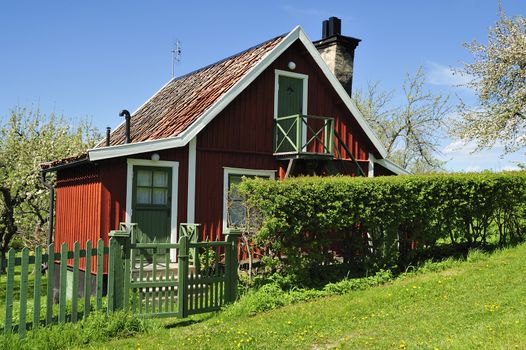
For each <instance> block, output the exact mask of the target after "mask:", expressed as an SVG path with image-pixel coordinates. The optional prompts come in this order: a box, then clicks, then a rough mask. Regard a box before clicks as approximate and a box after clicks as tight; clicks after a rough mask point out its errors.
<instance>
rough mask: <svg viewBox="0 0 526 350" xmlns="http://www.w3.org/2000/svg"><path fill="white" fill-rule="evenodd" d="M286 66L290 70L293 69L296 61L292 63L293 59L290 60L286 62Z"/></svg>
mask: <svg viewBox="0 0 526 350" xmlns="http://www.w3.org/2000/svg"><path fill="white" fill-rule="evenodd" d="M287 67H289V69H290V70H294V69H296V63H294V62H293V61H290V62H289V63H288V64H287Z"/></svg>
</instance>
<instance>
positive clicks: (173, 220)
mask: <svg viewBox="0 0 526 350" xmlns="http://www.w3.org/2000/svg"><path fill="white" fill-rule="evenodd" d="M127 163H128V166H127V174H126V219H125V222H126V224H130V223H131V219H132V215H133V209H132V196H133V167H134V166H135V165H139V166H150V167H166V168H172V193H171V196H172V209H171V212H170V243H177V198H178V194H179V188H178V184H179V162H172V161H167V160H149V159H132V158H128V159H127ZM176 258H177V252H176V250H175V249H170V259H171V260H172V261H175V260H176Z"/></svg>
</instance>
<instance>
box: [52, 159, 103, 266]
mask: <svg viewBox="0 0 526 350" xmlns="http://www.w3.org/2000/svg"><path fill="white" fill-rule="evenodd" d="M100 208H101V182H100V174H99V168H98V167H97V166H95V165H82V166H79V167H75V168H71V169H64V170H61V171H58V174H57V184H56V209H55V222H56V223H55V239H54V241H55V245H56V246H55V247H56V248H55V249H56V251H59V250H60V245H61V244H62V243H64V242H65V243H67V244H68V248H69V249H70V250H72V249H73V244H74V243H75V242H76V241H78V242H79V243H80V245H81V249H84V248H85V244H86V241H87V240H91V241H92V242H93V246H94V247H96V244H97V240H98V239H99V238H100V221H101V210H100ZM80 267H81V268H84V267H85V262H84V259H81V266H80Z"/></svg>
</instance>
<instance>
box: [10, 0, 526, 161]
mask: <svg viewBox="0 0 526 350" xmlns="http://www.w3.org/2000/svg"><path fill="white" fill-rule="evenodd" d="M502 5H503V7H504V9H505V11H506V13H507V14H508V15H524V14H525V13H526V2H525V1H523V0H503V1H502ZM497 10H498V2H497V0H440V1H439V0H435V1H416V0H413V1H388V0H385V1H356V0H354V1H338V0H333V1H301V2H300V1H258V2H251V1H210V2H203V1H161V0H155V1H83V2H80V1H24V0H21V1H6V2H3V3H2V5H0V116H2V117H5V116H7V115H8V113H9V110H10V109H12V108H13V107H16V106H24V107H33V108H37V107H38V108H39V109H40V110H41V111H42V112H44V113H50V112H55V113H58V114H63V115H65V116H66V117H69V118H74V119H75V118H82V117H88V118H90V119H91V120H92V121H93V123H94V124H95V125H96V126H97V127H99V128H100V129H101V130H102V129H103V128H104V127H106V126H111V127H115V126H116V125H118V124H119V123H120V122H121V119H120V118H119V117H118V112H119V111H120V110H121V109H123V108H126V109H129V110H130V111H133V110H135V109H136V108H138V107H139V106H140V105H141V104H142V103H143V102H144V101H146V100H147V99H148V98H149V97H150V96H151V95H152V94H153V93H155V92H156V91H157V90H158V89H159V88H160V87H161V86H162V85H164V84H165V83H166V82H167V81H168V80H169V79H170V78H171V53H170V51H171V49H172V47H173V45H174V43H175V41H176V40H179V41H180V42H181V43H182V49H183V53H182V57H181V61H180V62H179V63H178V64H177V65H176V74H177V75H181V74H184V73H187V72H190V71H192V70H194V69H197V68H199V67H202V66H204V65H207V64H210V63H212V62H215V61H217V60H219V59H222V58H224V57H227V56H230V55H232V54H235V53H237V52H239V51H241V50H244V49H246V48H248V47H250V46H253V45H255V44H257V43H259V42H262V41H264V40H267V39H269V38H271V37H273V36H276V35H278V34H282V33H285V32H289V31H290V30H291V29H292V28H294V27H295V26H296V25H301V26H302V28H303V29H304V30H305V31H306V33H307V35H308V36H309V37H310V38H311V39H312V40H316V39H319V38H320V36H321V22H322V20H324V19H326V18H328V17H330V16H337V17H340V18H341V19H342V31H343V34H345V35H349V36H354V37H357V38H360V39H362V42H361V43H360V45H359V47H358V48H357V51H356V58H355V77H354V87H355V88H363V87H365V86H366V85H367V83H368V82H374V81H379V82H380V85H381V87H382V88H384V89H386V90H395V91H400V90H401V85H402V81H403V80H404V78H405V76H406V74H407V73H412V72H414V71H415V70H416V69H417V68H418V67H419V66H423V67H424V68H425V70H426V73H427V76H428V84H427V87H428V88H429V89H430V90H431V91H434V92H437V93H438V92H440V93H446V94H450V95H451V96H452V98H453V99H455V96H462V97H463V98H465V99H466V100H468V101H470V100H472V96H471V93H470V92H469V91H466V90H465V89H461V88H457V87H454V85H455V84H457V83H458V78H457V77H454V76H451V74H450V70H449V68H450V67H458V66H460V65H461V64H462V62H463V61H469V60H470V55H469V53H468V52H467V51H466V50H465V49H464V48H463V47H462V43H464V42H466V41H471V40H473V39H477V40H479V41H482V42H485V40H486V38H487V33H488V28H489V27H490V26H491V25H493V24H494V23H495V21H496V19H497ZM442 144H443V147H442V148H443V150H444V153H443V157H444V159H445V160H448V163H447V168H448V169H450V170H454V171H460V170H482V169H486V168H491V169H494V170H500V169H508V168H511V167H513V162H514V161H521V162H526V157H525V155H524V150H523V151H522V152H519V153H517V154H513V155H507V156H505V157H504V158H501V157H499V155H500V154H501V153H502V149H501V148H499V147H496V148H495V149H492V150H487V151H484V152H481V153H475V154H471V153H470V152H471V151H472V150H473V145H464V144H462V143H460V142H458V141H455V140H450V139H448V138H444V139H443V141H442Z"/></svg>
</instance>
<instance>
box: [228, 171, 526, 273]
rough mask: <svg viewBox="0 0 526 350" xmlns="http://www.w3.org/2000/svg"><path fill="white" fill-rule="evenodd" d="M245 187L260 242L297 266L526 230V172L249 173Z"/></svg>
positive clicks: (396, 257)
mask: <svg viewBox="0 0 526 350" xmlns="http://www.w3.org/2000/svg"><path fill="white" fill-rule="evenodd" d="M238 191H239V193H240V194H241V196H242V197H243V198H244V200H245V205H246V207H247V208H250V210H251V211H254V210H255V211H257V213H258V215H251V217H255V218H257V219H258V220H257V222H252V223H250V226H252V227H254V226H255V227H256V230H255V232H256V233H255V234H253V237H252V238H253V240H254V242H255V243H256V244H257V245H258V246H260V247H265V248H264V250H265V251H266V255H267V256H269V257H270V258H268V259H272V260H273V262H274V264H276V266H277V265H279V266H282V267H283V266H284V267H287V268H292V269H296V270H298V271H300V270H302V271H308V269H315V270H316V269H317V270H319V266H320V265H331V264H329V263H330V262H331V259H334V257H335V252H337V253H338V255H339V256H343V259H344V262H346V263H352V264H354V265H355V266H361V267H363V268H364V269H366V270H369V269H376V270H377V269H380V268H393V267H395V266H400V264H403V263H404V262H406V261H408V259H409V258H410V256H411V254H414V252H415V250H419V249H425V248H429V247H433V246H435V245H437V243H441V242H448V243H452V244H454V245H455V244H456V245H458V244H463V245H465V244H468V245H481V244H482V245H483V244H487V243H488V242H492V243H495V242H499V243H500V244H504V243H507V242H512V241H519V240H521V239H522V237H523V235H524V231H525V221H526V220H525V219H526V217H525V212H526V211H525V203H526V172H508V173H489V172H488V173H469V174H440V175H418V176H417V175H408V176H393V177H378V178H350V177H339V176H338V177H323V178H322V177H300V178H291V179H287V180H285V181H270V180H263V179H246V180H245V181H243V182H242V184H241V185H240V186H239V188H238Z"/></svg>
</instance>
